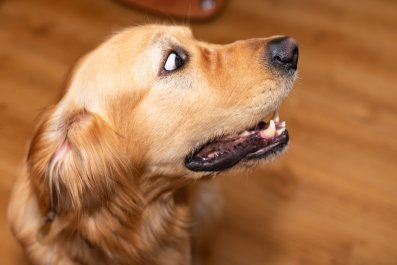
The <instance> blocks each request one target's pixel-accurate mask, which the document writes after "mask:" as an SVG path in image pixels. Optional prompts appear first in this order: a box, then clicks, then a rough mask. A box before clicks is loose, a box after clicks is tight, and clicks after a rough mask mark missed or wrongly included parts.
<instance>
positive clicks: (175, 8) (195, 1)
mask: <svg viewBox="0 0 397 265" xmlns="http://www.w3.org/2000/svg"><path fill="white" fill-rule="evenodd" d="M119 1H121V2H123V3H126V4H131V5H133V6H135V7H138V8H143V9H145V10H148V11H151V12H154V13H157V14H160V15H166V16H173V17H176V18H180V19H185V20H206V19H209V18H212V17H213V16H215V15H216V14H218V13H219V12H220V11H221V10H222V8H223V6H224V5H225V3H226V0H119Z"/></svg>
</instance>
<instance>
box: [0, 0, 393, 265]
mask: <svg viewBox="0 0 397 265" xmlns="http://www.w3.org/2000/svg"><path fill="white" fill-rule="evenodd" d="M198 1H199V0H198ZM149 2H152V1H147V3H149ZM164 2H168V3H171V2H173V1H172V0H168V1H164ZM217 3H218V2H217ZM166 6H167V8H170V4H166ZM192 6H193V5H190V8H186V7H182V9H181V10H182V13H184V14H185V15H182V19H181V20H175V19H173V18H171V16H168V15H166V12H163V15H162V16H157V15H153V13H149V12H146V11H145V10H147V9H145V8H143V9H142V8H140V9H136V8H133V7H130V6H128V5H127V4H125V3H124V4H121V3H119V2H117V1H110V0H57V1H54V0H35V1H33V0H23V1H22V0H0V189H1V190H0V191H1V192H0V205H1V212H0V237H1V240H0V257H1V258H0V260H1V261H0V263H1V264H6V265H8V264H17V265H24V264H28V263H27V261H26V259H25V257H24V255H23V253H22V250H21V248H20V247H19V245H18V244H17V242H16V241H15V239H14V238H13V237H12V236H11V233H10V231H9V228H8V225H7V223H6V219H5V209H6V205H7V202H8V197H9V195H10V189H11V186H12V183H13V181H14V179H15V173H16V171H17V168H18V167H19V165H20V163H21V161H22V159H23V157H24V154H25V149H26V143H27V141H28V139H29V137H30V135H31V132H32V128H33V127H34V124H35V118H36V117H37V115H38V114H39V113H40V110H41V109H42V108H43V107H45V106H47V105H49V104H50V103H53V102H54V101H55V100H56V98H57V96H58V95H59V93H60V90H61V88H62V85H63V82H64V80H65V76H66V74H67V72H68V70H69V69H70V67H71V66H72V65H73V63H74V62H75V61H76V59H77V58H78V57H79V56H81V55H83V54H84V53H86V52H88V51H89V50H91V49H92V48H94V47H95V46H96V45H97V44H99V43H100V42H102V41H103V40H104V39H105V38H106V37H107V36H109V35H110V34H111V33H112V32H114V31H117V30H119V29H121V28H123V27H126V26H131V25H137V24H146V23H171V24H175V23H182V24H185V25H190V26H191V27H192V29H193V31H194V34H195V36H196V37H197V38H198V39H202V40H206V41H209V42H215V43H221V44H223V43H229V42H233V41H235V40H238V39H245V38H252V37H266V36H270V35H275V34H277V35H279V34H286V35H290V36H293V37H294V38H296V39H297V40H298V42H299V45H300V59H299V67H298V69H299V79H298V81H297V84H296V86H295V89H294V91H293V92H292V93H291V94H290V97H289V98H288V99H287V101H286V102H285V103H284V104H283V106H282V108H281V117H282V119H283V120H286V121H287V124H288V127H289V131H290V136H291V145H290V148H289V150H288V152H287V153H285V154H284V155H282V156H281V157H280V158H279V159H278V160H276V161H274V162H273V163H271V164H267V165H264V166H261V167H259V168H256V169H254V170H250V171H247V172H246V173H240V174H235V175H223V176H220V177H219V178H218V181H219V182H220V185H221V188H222V190H223V193H224V198H225V209H224V218H223V219H222V222H221V225H220V226H219V229H218V232H217V233H216V234H214V237H213V240H212V246H211V247H212V252H210V254H208V257H207V258H206V262H205V264H216V265H226V264H227V265H234V264H235V265H243V264H250V265H259V264H261V265H262V264H272V265H273V264H277V265H281V264H283V265H284V264H288V265H295V264H304V265H328V264H329V265H342V264H346V265H395V264H397V85H396V84H397V49H396V43H397V1H394V0H376V1H375V0H345V1H337V0H299V1H298V0H249V1H248V0H230V1H228V2H227V4H226V6H225V7H223V8H221V11H222V12H221V13H220V14H219V15H217V16H216V17H215V18H213V19H211V20H209V21H205V22H196V21H195V20H194V19H189V17H194V14H195V12H199V11H200V10H196V9H195V8H192ZM210 8H211V5H210ZM179 11H180V10H179ZM189 14H190V16H189ZM206 14H207V13H206ZM204 15H205V14H204ZM197 19H198V18H196V20H197ZM26 221H29V220H26Z"/></svg>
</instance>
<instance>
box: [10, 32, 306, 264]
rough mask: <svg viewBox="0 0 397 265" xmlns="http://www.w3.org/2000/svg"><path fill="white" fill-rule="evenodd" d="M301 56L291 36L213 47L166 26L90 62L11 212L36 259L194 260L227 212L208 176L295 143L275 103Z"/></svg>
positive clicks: (36, 142) (45, 131)
mask: <svg viewBox="0 0 397 265" xmlns="http://www.w3.org/2000/svg"><path fill="white" fill-rule="evenodd" d="M297 61H298V48H297V44H296V42H295V40H294V39H292V38H289V37H280V36H277V37H271V38H260V39H259V38H258V39H249V40H244V41H237V42H234V43H232V44H228V45H215V44H209V43H206V42H202V41H197V40H195V39H194V37H193V35H192V32H191V31H190V29H188V28H186V27H179V26H159V25H147V26H140V27H133V28H128V29H126V30H123V31H121V32H120V33H117V34H115V35H114V36H112V37H111V38H110V39H108V40H107V41H106V42H104V43H103V44H101V45H100V46H99V47H97V48H96V49H95V50H94V51H92V52H90V53H89V54H87V55H86V56H84V57H82V58H81V59H80V60H79V62H78V63H77V64H76V66H75V67H74V69H73V71H72V72H71V76H70V78H69V81H68V83H67V86H66V89H65V92H64V94H63V96H62V98H61V99H60V100H59V102H57V103H56V104H54V105H53V106H51V107H49V108H48V109H47V110H46V111H45V113H44V114H43V115H42V116H41V119H40V121H39V122H38V125H37V128H36V130H35V133H34V136H33V139H32V140H31V143H30V147H29V151H28V154H27V156H26V161H25V164H24V167H23V169H22V172H21V174H20V175H19V176H18V178H17V181H16V184H15V187H14V190H13V194H12V197H11V202H10V204H9V207H8V219H9V222H10V224H11V227H12V231H13V233H14V235H15V237H16V238H17V239H18V240H19V242H20V243H21V244H22V246H23V247H24V249H25V251H26V253H27V255H28V256H29V258H30V259H31V261H32V263H33V264H40V265H43V264H45V265H51V264H61V265H72V264H73V265H75V264H87V265H90V264H95V265H100V264H112V265H114V264H148V265H149V264H150V265H155V264H156V265H159V264H162V265H165V264H169V265H171V264H172V265H178V264H181V265H182V264H183V265H186V264H193V263H195V262H196V259H195V258H196V257H195V256H196V255H195V254H194V253H197V251H193V250H194V249H195V247H198V246H199V242H200V240H201V239H200V235H202V234H203V233H205V231H206V230H207V229H208V226H209V225H210V224H211V223H213V222H214V221H215V218H216V216H217V215H218V214H219V213H218V210H219V209H217V206H216V205H217V201H216V195H214V194H213V193H212V191H213V189H212V188H211V186H210V185H208V184H209V183H212V182H208V181H204V180H208V179H210V178H212V177H213V176H214V175H216V174H217V173H219V172H222V171H225V170H234V169H237V168H240V169H244V168H246V167H247V166H252V165H254V164H257V163H258V161H265V160H269V159H270V158H273V157H275V156H276V155H277V154H279V153H280V152H281V151H282V150H283V149H284V148H285V147H286V146H287V144H288V132H287V130H286V127H285V122H282V121H280V120H279V117H278V114H277V109H278V107H279V105H280V104H281V102H282V101H283V100H284V99H285V97H286V96H287V94H288V92H289V91H290V90H291V89H292V86H293V82H294V80H295V77H296V69H297ZM199 180H202V181H199ZM211 199H214V200H215V201H211ZM200 233H201V234H200Z"/></svg>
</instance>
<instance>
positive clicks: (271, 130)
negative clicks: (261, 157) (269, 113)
mask: <svg viewBox="0 0 397 265" xmlns="http://www.w3.org/2000/svg"><path fill="white" fill-rule="evenodd" d="M276 132H277V131H276V124H275V123H274V121H273V120H270V122H269V127H267V129H266V130H263V131H261V136H262V137H266V138H271V137H274V136H275V135H276Z"/></svg>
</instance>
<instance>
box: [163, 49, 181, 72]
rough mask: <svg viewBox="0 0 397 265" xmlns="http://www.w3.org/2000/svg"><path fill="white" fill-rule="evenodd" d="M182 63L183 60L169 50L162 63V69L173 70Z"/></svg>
mask: <svg viewBox="0 0 397 265" xmlns="http://www.w3.org/2000/svg"><path fill="white" fill-rule="evenodd" d="M183 64H184V60H183V59H182V58H181V57H180V56H179V55H178V54H177V53H176V52H171V53H170V54H169V55H168V57H167V60H166V62H165V64H164V70H165V71H167V72H171V71H175V70H177V69H178V68H180V67H181V66H182V65H183Z"/></svg>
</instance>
